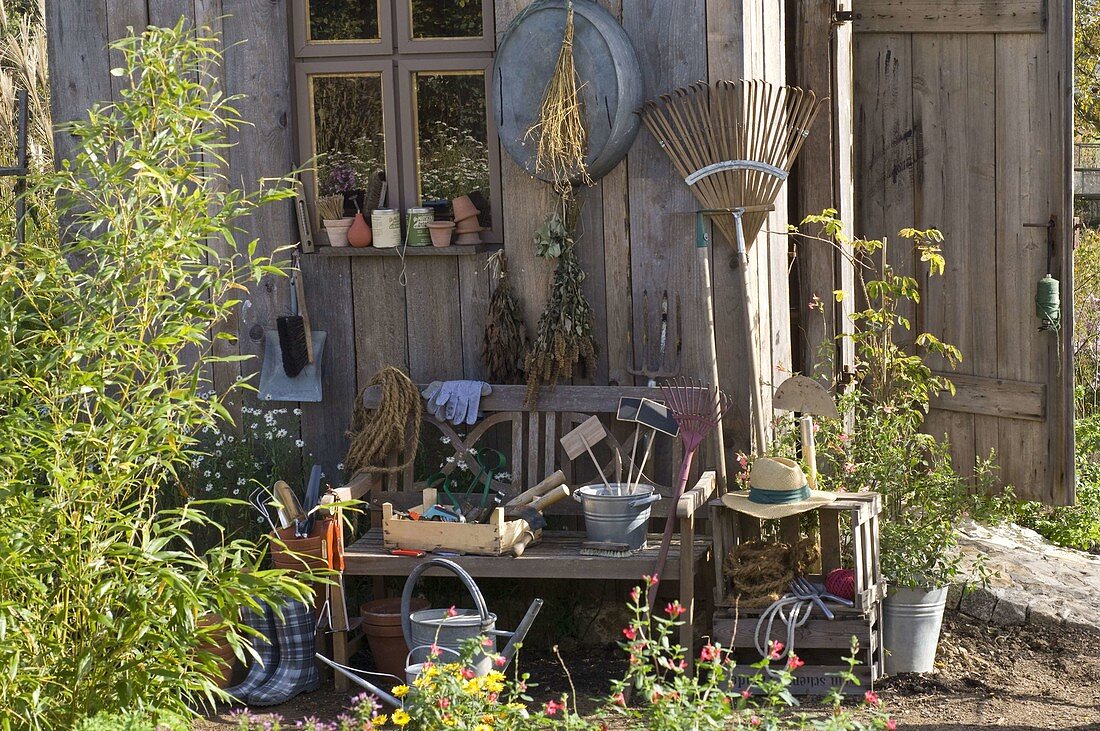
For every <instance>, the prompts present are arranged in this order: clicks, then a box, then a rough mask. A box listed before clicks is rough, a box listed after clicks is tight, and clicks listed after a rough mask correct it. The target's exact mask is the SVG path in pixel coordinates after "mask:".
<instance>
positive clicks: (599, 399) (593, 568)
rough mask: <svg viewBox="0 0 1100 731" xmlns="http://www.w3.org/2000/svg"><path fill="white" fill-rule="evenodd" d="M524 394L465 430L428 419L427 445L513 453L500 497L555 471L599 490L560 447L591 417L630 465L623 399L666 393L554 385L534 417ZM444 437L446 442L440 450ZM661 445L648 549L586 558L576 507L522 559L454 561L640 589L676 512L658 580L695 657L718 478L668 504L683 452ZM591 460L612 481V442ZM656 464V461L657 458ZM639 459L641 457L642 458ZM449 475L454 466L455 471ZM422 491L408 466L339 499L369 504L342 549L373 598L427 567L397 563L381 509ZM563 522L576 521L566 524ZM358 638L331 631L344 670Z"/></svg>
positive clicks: (489, 404) (354, 486) (404, 504)
mask: <svg viewBox="0 0 1100 731" xmlns="http://www.w3.org/2000/svg"><path fill="white" fill-rule="evenodd" d="M524 395H525V388H524V387H523V386H493V392H492V394H491V395H489V396H487V397H485V398H483V399H482V401H481V410H482V412H483V413H484V418H483V419H481V420H480V421H479V422H478V423H477V424H476V425H474V426H471V427H469V428H468V430H464V429H462V428H458V427H454V426H452V425H450V424H445V423H440V422H439V421H437V420H436V419H434V418H433V417H432V416H430V415H429V414H425V416H424V424H423V429H422V433H421V443H422V444H426V443H428V442H429V440H433V439H436V440H439V445H440V448H441V450H443V452H442V453H443V456H444V457H445V456H448V455H449V454H450V453H451V451H452V450H453V454H454V455H455V456H456V457H457V456H464V455H467V454H468V450H470V449H472V448H475V447H481V446H492V447H493V448H495V449H498V450H499V451H501V452H502V453H504V454H505V455H509V456H510V461H509V464H508V468H509V470H510V476H511V481H510V482H496V483H495V484H494V488H495V489H498V490H500V491H501V492H503V493H504V494H505V495H507V496H509V497H511V496H514V495H518V494H519V493H520V492H522V491H523V490H525V489H526V488H527V487H530V486H532V485H535V484H537V483H538V482H540V481H541V480H542V479H543V478H544V477H546V476H547V475H549V474H551V473H553V472H554V471H555V470H557V469H561V470H562V471H563V472H565V474H566V477H567V479H568V484H569V485H570V486H580V485H585V484H594V483H598V482H599V477H598V476H595V469H594V467H593V466H592V465H591V463H590V460H588V459H587V458H581V459H578V460H577V462H576V463H575V464H571V463H570V462H569V461H568V460H567V459H566V458H565V455H564V454H563V451H562V449H561V447H560V444H559V443H558V440H559V439H560V437H561V436H562V435H563V434H565V433H566V432H568V431H569V430H570V429H572V428H573V427H575V426H577V425H579V424H580V423H581V422H583V421H584V420H585V419H587V418H589V417H590V416H592V415H597V416H599V417H600V420H601V421H602V422H603V424H604V426H605V428H606V429H607V432H608V439H607V442H611V443H612V444H614V445H616V446H619V447H620V449H622V452H623V454H624V456H625V457H626V458H629V455H630V447H631V445H632V441H630V442H628V439H629V438H630V437H632V435H633V428H629V429H627V428H626V427H628V426H629V425H626V424H622V423H619V422H617V421H616V419H615V413H616V411H617V409H618V406H619V399H620V398H621V397H623V396H635V397H646V398H654V399H661V393H660V389H657V388H647V387H622V388H619V387H604V386H558V387H557V388H555V389H553V390H544V392H543V394H542V395H541V397H540V399H539V403H538V408H537V409H534V410H528V409H526V408H524V405H523V401H524ZM379 396H380V393H379V391H378V390H377V389H371V390H368V391H367V392H366V393H365V395H364V398H365V402H366V406H367V407H368V408H374V407H376V406H377V403H378V399H379ZM616 435H618V437H617V436H616ZM444 439H446V440H447V441H446V442H444V441H443V440H444ZM658 439H659V440H661V441H660V442H658V446H659V449H655V452H654V456H653V457H651V458H650V459H651V461H650V465H652V466H653V467H654V468H655V469H651V467H650V466H647V468H646V473H647V477H652V478H654V479H650V480H647V481H648V482H651V483H658V484H657V487H658V491H659V492H661V494H662V495H664V496H666V499H664V500H661V501H659V502H657V503H655V504H654V505H653V517H652V520H651V523H650V526H649V531H650V535H649V539H648V547H647V548H646V549H644V550H642V551H640V552H638V553H635V554H633V555H631V556H629V557H624V558H610V557H599V556H585V555H581V553H580V548H581V544H582V543H583V542H584V540H585V534H584V531H583V525H582V524H581V523H580V520H581V510H580V506H579V505H578V504H577V503H576V502H575V501H573V500H566V501H563V502H561V503H558V504H557V505H555V506H553V508H551V509H550V510H549V511H548V517H550V516H556V517H557V518H558V520H557V522H563V521H564V522H572V523H573V524H574V527H575V528H576V529H575V530H553V529H550V528H547V529H545V530H543V533H542V540H541V542H539V543H536V544H534V545H532V546H530V547H529V548H528V550H527V551H526V552H525V553H524V555H523V556H522V557H519V558H515V557H513V556H510V555H508V556H499V557H495V556H474V555H464V556H460V557H458V558H455V559H454V560H455V561H456V562H457V563H459V564H460V565H461V566H462V567H463V568H465V569H466V570H467V571H469V572H470V574H471V575H472V576H474V577H505V578H526V579H574V580H575V579H587V580H604V581H606V580H635V581H639V582H640V580H641V577H642V576H643V575H645V574H651V573H653V571H654V570H655V567H656V561H657V551H658V549H659V547H660V543H661V532H662V531H663V530H664V524H665V518H666V517H667V515H668V513H669V511H670V510H675V511H676V515H677V519H678V526H677V532H676V534H675V536H674V540H673V542H672V546H671V550H670V552H669V558H668V562H667V564H666V567H665V571H664V576H662V577H661V578H662V586H668V585H671V584H673V583H675V584H678V587H679V594H678V596H679V600H680V603H681V604H682V605H683V606H684V607H685V609H686V610H687V611H686V613H685V614H684V616H683V617H682V619H683V620H684V622H685V624H684V626H683V627H682V629H681V633H680V641H681V644H683V645H684V646H685V647H687V648H689V649H688V656H689V657H690V656H691V654H692V653H691V650H690V648H691V647H692V643H693V640H694V631H693V625H694V623H695V622H696V621H697V620H698V621H700V622H701V623H702V624H703V626H704V629H706V628H709V621H710V617H711V614H712V612H711V611H709V609H705V608H702V607H700V606H698V605H697V602H696V597H697V592H696V581H697V580H702V581H705V582H707V583H708V584H709V576H710V575H711V573H712V572H711V571H704V570H703V569H704V567H705V566H706V565H707V563H708V562H709V561H710V560H711V540H710V538H709V537H708V536H704V535H700V534H699V533H698V532H697V528H698V527H699V526H697V523H696V521H697V518H699V517H701V516H702V514H703V513H702V512H701V511H702V510H703V508H704V506H705V505H706V504H707V502H708V501H709V500H710V499H711V498H712V497H713V496H714V495H715V489H716V488H715V475H714V473H713V472H706V473H703V474H702V475H701V476H700V477H699V478H698V480H697V482H696V483H695V485H694V487H693V488H691V489H689V490H687V491H685V493H684V495H683V496H682V497H681V498H680V500H679V501H678V502H677V504H676V505H675V506H672V505H671V504H670V503H671V501H670V500H668V499H667V497H668V496H669V495H671V493H672V488H671V487H669V486H668V485H667V484H659V483H660V482H661V478H662V477H663V476H665V475H667V481H668V482H671V479H672V475H674V474H675V468H676V467H678V465H679V460H680V454H681V449H680V444H679V442H678V440H670V439H669V438H668V437H660V436H659V437H658ZM623 444H625V448H624V447H623ZM595 452H596V454H597V457H598V458H599V459H600V460H601V461H602V460H604V459H605V458H606V460H607V465H606V467H605V472H606V474H607V475H608V477H609V479H614V477H613V475H614V464H615V461H614V460H613V459H612V455H613V453H612V450H611V449H610V447H609V446H608V444H607V443H604V444H602V445H599V446H598V447H596V448H595ZM639 452H640V449H639ZM658 456H660V459H657V458H658ZM401 459H402V456H401V455H393V456H392V458H391V464H392V465H397V464H400V460H401ZM638 459H639V460H640V459H641V457H640V454H639V457H638ZM448 467H451V468H453V465H448ZM624 474H625V472H624ZM593 478H594V479H593ZM423 487H424V483H423V481H418V480H415V479H414V476H413V471H412V467H409V468H407V469H406V470H404V472H403V473H401V474H392V475H359V476H357V477H356V478H354V479H353V480H352V481H351V482H349V483H348V484H347V485H346V486H345V488H344V489H343V490H342V491H341V493H342V495H341V496H342V497H345V498H346V497H351V498H355V499H363V500H365V501H366V502H368V504H369V506H370V516H371V526H370V528H369V530H367V532H366V533H365V534H364V535H363V536H362V537H361V538H359V539H358V540H356V541H354V542H352V543H350V544H349V545H348V546H347V547H346V549H345V562H346V568H345V571H344V573H345V575H347V576H371V577H375V596H382V592H383V591H384V587H383V582H382V577H386V576H407V575H408V574H409V572H410V571H411V570H412V568H413V567H414V566H416V565H417V564H418V563H419V562H420V561H422V560H423V559H417V558H411V557H406V556H394V555H393V554H392V553H391V552H390V551H389V550H387V549H386V548H385V547H384V546H383V542H382V530H381V506H382V504H383V503H390V504H392V505H393V506H394V508H395V509H398V510H402V509H407V508H408V507H412V506H414V505H416V504H418V503H419V502H420V498H421V491H422V489H423ZM563 516H574V517H573V519H572V520H570V519H569V518H567V517H563ZM685 547H690V548H685ZM430 573H431V572H429V575H430ZM666 582H667V583H666ZM708 589H709V586H708ZM709 595H710V592H709V590H707V591H700V592H698V596H699V597H700V598H701V599H702V601H703V603H704V604H705V605H706V606H707V607H709V606H710V604H711V602H710V600H709ZM624 600H625V597H624ZM361 640H362V638H361V637H360V636H359V633H358V632H357V631H356V622H355V621H354V620H353V621H352V625H351V630H349V631H348V632H337V633H335V636H334V638H333V651H334V655H335V658H334V659H336V660H337V661H338V662H345V663H346V662H347V659H348V658H349V657H350V656H351V655H352V654H354V653H355V651H356V649H357V647H358V645H359V644H360V642H361ZM339 680H340V679H339V678H338V681H339Z"/></svg>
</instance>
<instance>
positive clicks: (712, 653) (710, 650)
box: [699, 643, 718, 662]
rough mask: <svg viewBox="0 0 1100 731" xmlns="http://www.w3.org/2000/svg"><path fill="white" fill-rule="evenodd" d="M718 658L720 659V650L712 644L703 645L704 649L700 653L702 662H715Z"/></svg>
mask: <svg viewBox="0 0 1100 731" xmlns="http://www.w3.org/2000/svg"><path fill="white" fill-rule="evenodd" d="M716 657H718V648H716V647H715V646H714V645H712V644H710V643H707V644H705V645H703V649H701V650H700V651H699V660H700V661H701V662H713V661H714V659H715V658H716Z"/></svg>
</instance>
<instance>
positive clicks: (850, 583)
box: [825, 569, 856, 599]
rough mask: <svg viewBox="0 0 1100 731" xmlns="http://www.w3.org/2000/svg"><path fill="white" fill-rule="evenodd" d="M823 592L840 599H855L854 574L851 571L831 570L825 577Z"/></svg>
mask: <svg viewBox="0 0 1100 731" xmlns="http://www.w3.org/2000/svg"><path fill="white" fill-rule="evenodd" d="M825 591H827V592H829V593H830V594H834V595H836V596H838V597H840V598H841V599H855V598H856V572H855V571H852V570H851V569H833V570H832V571H830V572H829V575H828V576H826V577H825Z"/></svg>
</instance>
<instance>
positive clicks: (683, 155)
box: [642, 80, 822, 453]
mask: <svg viewBox="0 0 1100 731" xmlns="http://www.w3.org/2000/svg"><path fill="white" fill-rule="evenodd" d="M821 105H822V100H818V99H817V97H816V95H815V94H814V93H813V92H806V91H803V90H802V89H798V88H795V87H789V86H775V85H773V84H769V83H767V82H765V81H758V80H751V81H719V82H717V83H715V84H713V85H708V84H704V83H702V82H699V83H697V84H693V85H692V86H690V87H688V88H685V89H677V90H676V91H675V92H673V93H672V94H666V95H664V96H662V97H661V98H660V100H659V101H649V102H647V103H646V104H645V106H644V107H643V109H642V120H643V121H644V122H645V125H646V127H647V128H648V129H649V131H650V132H651V133H652V134H653V136H654V137H656V138H657V139H658V141H660V143H661V147H662V148H663V149H664V150H665V152H666V153H668V156H669V158H670V159H671V160H672V163H673V165H675V166H676V169H677V170H678V171H679V173H680V174H681V175H683V176H684V182H686V183H687V184H688V186H690V187H691V191H692V193H693V194H694V195H695V197H696V199H698V200H699V202H700V203H702V204H703V206H704V210H703V211H701V213H703V214H706V215H708V216H711V217H713V218H714V221H715V222H716V224H717V226H718V229H719V230H720V231H721V232H722V233H723V235H724V236H725V237H726V240H727V241H729V242H730V244H732V245H733V246H735V247H736V253H737V264H738V270H739V273H740V278H741V296H742V300H743V307H742V310H743V312H742V326H743V332H744V338H745V342H746V344H747V346H748V348H749V355H750V357H749V367H750V381H751V384H752V387H751V391H752V413H753V430H754V436H755V439H756V450H757V452H758V453H763V451H764V450H765V448H766V447H767V432H766V426H765V424H766V422H765V419H764V412H763V395H762V384H761V380H760V363H759V353H758V351H757V349H756V347H755V340H754V338H753V333H752V321H753V319H754V317H753V316H754V310H753V309H752V299H751V295H750V286H749V279H748V252H749V249H750V248H751V247H752V244H753V242H754V241H755V239H756V236H757V234H758V233H759V232H760V229H761V228H762V227H763V225H764V222H765V221H766V219H767V216H768V213H769V212H770V211H772V210H774V207H775V206H774V203H775V199H776V196H777V195H778V194H779V189H780V188H781V187H782V186H783V183H784V182H785V181H786V179H787V175H788V173H789V171H790V169H791V165H792V164H793V163H794V160H795V158H796V157H797V156H798V153H799V151H800V150H801V149H802V145H803V143H804V142H805V140H806V137H807V135H808V134H809V131H810V127H811V126H812V125H813V122H814V119H815V118H816V117H817V114H818V112H819V111H820V109H821ZM711 322H712V327H713V317H712V319H711Z"/></svg>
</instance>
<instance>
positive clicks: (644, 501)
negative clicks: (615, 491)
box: [630, 492, 661, 508]
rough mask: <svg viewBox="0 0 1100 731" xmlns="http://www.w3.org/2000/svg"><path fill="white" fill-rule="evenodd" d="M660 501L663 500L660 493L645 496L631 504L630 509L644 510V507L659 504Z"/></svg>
mask: <svg viewBox="0 0 1100 731" xmlns="http://www.w3.org/2000/svg"><path fill="white" fill-rule="evenodd" d="M660 499H661V495H660V493H656V492H654V493H650V494H649V495H645V496H643V497H640V498H638V499H637V500H632V501H631V502H630V507H632V508H642V507H645V506H646V505H652V504H653V503H655V502H658V501H659V500H660Z"/></svg>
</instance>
